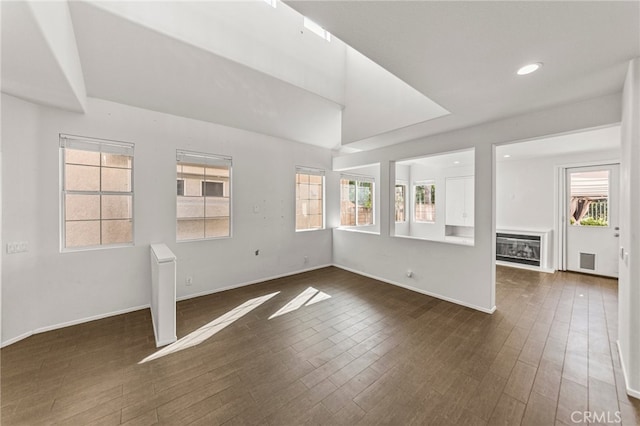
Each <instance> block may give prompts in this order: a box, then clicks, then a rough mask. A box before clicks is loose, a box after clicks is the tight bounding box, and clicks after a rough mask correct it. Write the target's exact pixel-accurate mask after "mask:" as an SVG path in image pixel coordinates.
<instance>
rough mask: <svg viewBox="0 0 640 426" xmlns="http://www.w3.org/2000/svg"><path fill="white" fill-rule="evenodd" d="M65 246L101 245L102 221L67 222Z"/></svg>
mask: <svg viewBox="0 0 640 426" xmlns="http://www.w3.org/2000/svg"><path fill="white" fill-rule="evenodd" d="M64 243H65V244H64V246H65V247H87V246H97V245H100V221H99V220H92V221H80V222H66V223H65V241H64Z"/></svg>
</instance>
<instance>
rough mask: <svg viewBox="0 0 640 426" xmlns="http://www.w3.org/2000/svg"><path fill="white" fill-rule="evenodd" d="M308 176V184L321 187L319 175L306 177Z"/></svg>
mask: <svg viewBox="0 0 640 426" xmlns="http://www.w3.org/2000/svg"><path fill="white" fill-rule="evenodd" d="M308 176H309V183H310V184H316V185H322V176H319V175H308Z"/></svg>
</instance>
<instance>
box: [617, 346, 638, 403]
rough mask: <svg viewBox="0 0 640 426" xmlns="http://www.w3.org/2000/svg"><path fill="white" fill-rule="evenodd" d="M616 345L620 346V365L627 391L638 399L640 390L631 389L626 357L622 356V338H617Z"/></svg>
mask: <svg viewBox="0 0 640 426" xmlns="http://www.w3.org/2000/svg"><path fill="white" fill-rule="evenodd" d="M616 346H617V347H618V358H619V359H620V366H621V367H622V375H623V376H624V388H625V390H626V391H627V395H629V396H631V397H633V398H636V399H640V391H637V390H635V389H631V388H630V387H629V379H628V376H627V369H626V368H625V364H624V359H623V358H622V351H621V350H620V340H616Z"/></svg>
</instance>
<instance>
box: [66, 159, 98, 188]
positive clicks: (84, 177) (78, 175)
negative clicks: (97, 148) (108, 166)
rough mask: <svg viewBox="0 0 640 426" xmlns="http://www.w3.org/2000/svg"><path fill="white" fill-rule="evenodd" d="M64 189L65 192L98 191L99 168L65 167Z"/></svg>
mask: <svg viewBox="0 0 640 426" xmlns="http://www.w3.org/2000/svg"><path fill="white" fill-rule="evenodd" d="M64 173H65V176H64V178H65V180H64V185H65V186H64V189H65V190H67V191H100V167H94V166H76V165H72V164H67V165H66V166H65V172H64Z"/></svg>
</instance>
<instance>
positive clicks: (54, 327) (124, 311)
mask: <svg viewBox="0 0 640 426" xmlns="http://www.w3.org/2000/svg"><path fill="white" fill-rule="evenodd" d="M149 306H150V305H149V304H146V305H141V306H134V307H132V308H126V309H120V310H118V311H113V312H107V313H104V314H98V315H93V316H90V317H86V318H80V319H77V320H73V321H67V322H61V323H58V324H54V325H48V326H46V327H40V328H36V329H35V330H32V331H28V332H26V333H24V334H22V335H20V336H17V337H14V338H12V339H9V340H7V341H5V342H2V346H1V347H3V348H4V347H5V346H9V345H11V344H14V343H16V342H18V341H20V340H23V339H26V338H27V337H30V336H32V335H34V334H40V333H45V332H47V331H53V330H57V329H60V328H65V327H70V326H72V325H78V324H83V323H85V322H90V321H96V320H99V319H104V318H109V317H113V316H116V315H122V314H128V313H129V312H135V311H140V310H142V309H147V308H149Z"/></svg>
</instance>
